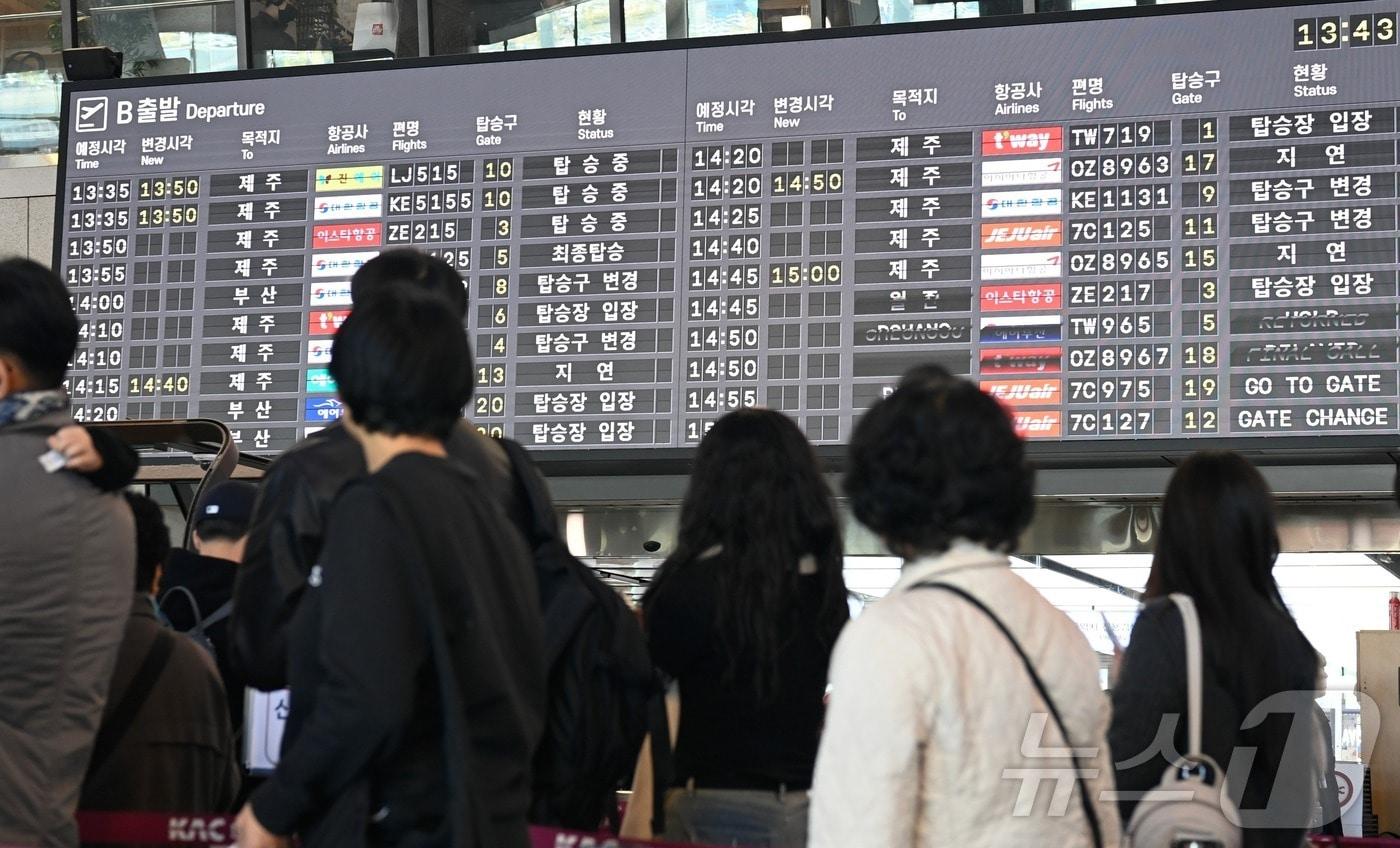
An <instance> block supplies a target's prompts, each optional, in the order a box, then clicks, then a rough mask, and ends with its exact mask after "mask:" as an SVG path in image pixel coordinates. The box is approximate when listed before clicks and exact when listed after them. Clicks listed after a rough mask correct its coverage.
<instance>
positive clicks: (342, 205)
mask: <svg viewBox="0 0 1400 848" xmlns="http://www.w3.org/2000/svg"><path fill="white" fill-rule="evenodd" d="M383 208H384V196H383V195H379V194H350V195H341V196H339V197H334V198H330V197H328V198H324V199H322V200H318V201H316V207H315V209H314V210H313V216H314V217H315V219H316V220H317V221H344V220H349V219H352V218H375V217H378V216H379V214H380V211H381V210H382V209H383Z"/></svg>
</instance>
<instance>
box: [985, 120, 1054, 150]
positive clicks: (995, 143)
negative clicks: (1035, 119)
mask: <svg viewBox="0 0 1400 848" xmlns="http://www.w3.org/2000/svg"><path fill="white" fill-rule="evenodd" d="M1064 132H1065V131H1064V129H1063V128H1061V127H1024V128H1017V129H1007V130H983V131H982V155H983V156H1007V155H1012V154H1016V153H1059V152H1060V151H1062V150H1064V147H1065V140H1064V138H1065V136H1064Z"/></svg>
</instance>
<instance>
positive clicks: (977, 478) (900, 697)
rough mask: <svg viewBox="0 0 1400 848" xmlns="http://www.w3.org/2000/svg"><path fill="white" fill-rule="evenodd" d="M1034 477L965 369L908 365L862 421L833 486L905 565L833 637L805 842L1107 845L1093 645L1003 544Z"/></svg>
mask: <svg viewBox="0 0 1400 848" xmlns="http://www.w3.org/2000/svg"><path fill="white" fill-rule="evenodd" d="M1032 485H1033V474H1032V472H1031V470H1030V468H1029V467H1028V466H1027V464H1026V461H1025V455H1024V449H1023V445H1022V443H1021V441H1020V439H1019V438H1017V436H1016V435H1015V433H1014V431H1013V428H1012V424H1011V421H1010V419H1009V418H1008V416H1007V414H1006V412H1005V411H1004V410H1003V409H1002V408H1001V407H1000V406H999V405H998V404H997V402H996V401H994V400H993V399H992V398H990V397H988V396H987V395H985V394H983V393H982V392H981V391H979V390H978V389H977V387H976V386H974V385H972V384H971V383H968V382H966V381H963V380H952V379H951V378H949V379H944V380H933V381H930V380H918V381H912V382H910V383H909V384H906V385H903V386H901V388H900V389H899V390H897V391H896V392H895V393H894V394H893V395H891V396H890V397H889V398H887V399H886V400H884V401H882V402H881V403H879V404H878V405H877V406H876V407H875V408H874V409H872V410H871V411H870V412H868V413H867V414H866V415H865V417H864V418H863V419H862V420H861V422H860V425H859V426H858V427H857V429H856V432H855V435H854V438H853V440H852V443H851V454H850V462H849V470H848V472H847V477H846V481H845V488H846V492H847V494H848V495H849V496H850V499H851V506H852V509H853V510H854V512H855V514H856V517H857V518H859V519H860V520H861V522H862V523H864V524H865V525H866V526H867V527H869V528H870V529H871V530H873V531H875V532H876V533H878V534H879V535H880V536H881V537H882V538H883V539H884V540H885V542H886V544H888V546H889V547H890V549H891V550H892V551H893V552H894V553H896V554H898V555H900V556H902V557H904V559H905V563H904V572H903V575H902V576H901V578H900V580H899V582H898V583H897V584H896V586H895V587H894V589H893V591H891V593H890V595H889V596H888V597H886V598H885V599H883V600H881V601H879V602H878V603H876V604H875V605H873V606H872V607H871V608H870V609H868V610H867V611H866V612H865V613H864V614H863V615H862V616H861V617H860V618H859V619H857V620H856V621H855V622H854V623H852V624H851V625H850V626H848V627H847V628H846V630H845V632H844V633H843V635H842V636H841V639H840V641H839V642H838V643H837V646H836V652H835V655H834V657H833V659H832V666H831V703H830V706H829V708H828V713H827V719H826V728H825V731H824V735H823V738H822V745H821V750H820V752H819V754H818V758H817V769H816V776H815V783H814V787H813V797H812V815H811V825H810V833H811V837H810V842H809V843H808V844H809V845H810V846H812V848H826V847H827V846H831V847H832V848H837V846H839V848H862V847H863V846H868V848H933V846H958V848H973V847H974V846H986V848H1005V846H1010V845H1054V846H1057V848H1103V846H1116V845H1118V843H1119V821H1118V813H1117V810H1116V809H1115V807H1114V805H1113V804H1112V802H1111V801H1110V800H1107V799H1105V798H1103V797H1101V796H1102V793H1104V792H1105V791H1107V790H1111V789H1112V788H1113V783H1112V781H1113V765H1112V762H1111V759H1110V756H1109V752H1108V748H1107V745H1106V744H1105V734H1106V732H1107V729H1108V724H1109V706H1108V702H1107V700H1106V699H1105V697H1104V694H1103V692H1102V691H1101V690H1100V688H1099V680H1098V663H1097V660H1096V657H1095V655H1094V653H1093V651H1092V650H1091V649H1090V647H1089V645H1088V643H1087V642H1085V640H1084V637H1083V636H1082V635H1081V634H1080V632H1079V629H1078V628H1077V627H1076V626H1075V624H1074V623H1073V622H1072V621H1070V620H1069V619H1068V618H1067V617H1066V616H1065V615H1064V614H1063V613H1061V612H1060V611H1058V610H1057V609H1055V608H1054V607H1053V606H1051V605H1050V603H1049V602H1048V601H1046V600H1045V599H1044V598H1043V597H1042V596H1041V595H1040V594H1039V593H1038V592H1037V591H1036V590H1035V589H1034V588H1032V587H1031V586H1030V585H1028V584H1027V583H1026V582H1025V581H1023V580H1022V579H1021V578H1019V577H1018V576H1016V575H1015V574H1013V573H1012V571H1011V568H1010V562H1009V560H1008V559H1007V555H1006V554H1007V552H1008V551H1010V550H1012V549H1013V547H1014V546H1015V544H1016V540H1017V537H1018V536H1019V534H1020V533H1021V531H1022V530H1023V529H1025V527H1026V525H1027V524H1028V523H1029V521H1030V518H1031V513H1032V509H1033V503H1032V498H1031V495H1032ZM930 584H937V585H930ZM1002 626H1004V627H1005V628H1006V631H1005V632H1003V631H1002V630H1001V627H1002ZM1013 639H1014V643H1013V641H1012V640H1013ZM1018 646H1019V649H1020V650H1022V651H1024V656H1025V660H1024V661H1023V659H1022V657H1021V655H1020V654H1019V653H1018ZM1027 665H1029V666H1030V668H1031V669H1033V670H1034V676H1032V672H1031V671H1029V670H1028V668H1027ZM1036 678H1038V679H1039V681H1040V682H1041V683H1040V685H1039V686H1038V684H1037V680H1036ZM1041 687H1043V690H1042V688H1041ZM1047 696H1048V697H1047ZM1052 706H1053V709H1051V707H1052ZM1055 712H1058V714H1059V719H1062V721H1063V726H1064V730H1061V727H1060V721H1058V720H1057V719H1056V717H1055V716H1054V715H1053V713H1055ZM1066 735H1068V737H1069V738H1068V740H1066V738H1065V737H1066Z"/></svg>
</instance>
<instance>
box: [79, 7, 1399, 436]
mask: <svg viewBox="0 0 1400 848" xmlns="http://www.w3.org/2000/svg"><path fill="white" fill-rule="evenodd" d="M1174 11H1175V10H1174ZM1397 11H1400V4H1397V3H1395V2H1370V3H1367V2H1359V3H1342V4H1335V3H1334V4H1320V5H1294V6H1285V7H1275V8H1265V9H1246V10H1227V11H1209V12H1191V13H1171V14H1154V15H1147V16H1136V17H1116V18H1109V19H1098V20H1066V21H1059V22H1053V23H1045V22H1035V23H1030V24H1026V23H1022V24H1019V25H1014V26H1006V27H991V26H980V27H973V28H965V29H958V30H901V31H881V32H867V33H861V34H850V33H842V34H838V35H834V36H828V37H821V38H810V37H809V38H798V39H786V40H781V41H768V42H748V43H741V44H739V43H727V44H726V43H706V42H690V43H684V44H682V45H680V46H676V45H665V46H659V47H655V48H642V49H636V48H617V49H609V50H604V51H595V52H592V53H588V54H581V53H578V52H571V53H568V54H563V53H554V54H549V55H543V56H538V57H529V58H523V59H514V60H510V59H509V58H507V59H504V60H496V59H493V60H490V61H469V60H463V61H461V62H455V63H442V62H438V63H433V64H424V63H418V64H415V65H412V66H401V67H392V66H391V67H373V68H370V69H367V70H363V71H353V72H344V71H343V70H338V71H324V72H311V73H303V74H296V75H291V76H288V75H278V76H266V75H242V76H233V75H221V76H217V77H207V78H195V79H189V80H183V81H180V82H178V83H175V84H169V83H165V82H163V81H162V82H159V83H157V82H154V81H153V82H152V83H149V84H144V85H135V86H133V85H131V84H125V83H117V84H108V85H106V86H105V87H104V86H103V85H101V84H82V85H78V86H72V87H70V89H69V91H68V92H67V94H66V97H65V104H64V109H65V116H64V123H63V126H64V130H65V136H64V139H65V140H64V146H63V155H62V167H61V169H60V185H59V192H58V215H59V217H58V236H57V245H56V260H57V265H58V267H59V268H60V269H61V272H62V274H63V275H64V277H65V278H66V280H67V281H68V283H69V285H70V286H71V287H72V292H73V297H74V302H75V305H76V307H77V309H78V312H79V314H80V316H81V317H82V320H83V342H82V345H81V348H80V351H79V353H78V356H77V358H76V360H75V362H74V366H73V369H72V375H71V378H70V380H69V390H70V392H71V394H72V396H73V399H74V404H75V409H76V411H77V412H78V415H79V417H81V418H83V419H84V420H87V421H104V420H112V419H121V418H152V417H161V418H166V417H185V416H201V417H213V418H217V419H221V420H223V421H226V422H227V423H228V424H229V425H230V426H231V427H232V428H233V429H234V430H235V431H236V433H237V436H238V438H239V439H240V441H241V443H242V446H243V448H244V450H248V451H253V452H276V451H278V450H281V449H284V448H286V447H288V446H290V445H291V444H292V443H293V442H294V441H295V440H297V439H298V438H300V437H302V436H303V435H305V434H306V433H307V432H309V431H312V430H314V429H316V428H319V427H322V426H324V425H325V424H326V422H328V421H330V420H333V419H334V418H335V417H337V416H338V415H339V405H338V403H337V402H336V401H335V399H334V386H333V385H332V383H331V381H330V378H329V374H328V373H327V371H326V367H327V364H328V361H329V350H330V343H331V339H332V336H333V334H334V331H335V328H336V326H337V325H338V322H339V321H340V320H341V319H342V318H343V316H344V315H345V314H346V312H347V310H348V309H349V308H350V302H349V289H348V283H347V280H348V279H349V277H350V275H351V274H352V273H353V272H354V270H355V269H356V268H357V267H359V265H360V264H362V263H363V262H364V261H365V260H366V259H368V258H369V257H371V256H373V255H374V254H375V253H376V252H377V251H379V250H382V249H385V248H388V247H394V246H400V245H404V246H410V245H411V246H415V247H419V248H421V249H424V250H428V251H431V252H433V253H435V254H437V255H440V256H442V257H443V258H445V259H446V260H447V261H449V262H450V263H451V264H453V265H454V266H456V267H457V268H459V269H460V270H461V272H462V274H463V276H464V277H465V278H466V279H467V281H468V283H469V285H470V289H471V295H472V308H471V314H470V318H469V327H470V330H471V331H472V334H473V339H474V345H475V354H476V366H477V373H478V386H477V395H476V398H475V400H474V401H473V404H472V407H471V409H470V410H469V413H470V417H471V418H472V419H473V421H475V422H476V423H477V424H478V425H479V426H481V427H483V428H485V429H487V430H489V431H491V432H498V433H504V434H506V435H509V436H512V437H514V438H516V439H519V440H520V441H521V442H523V443H524V444H526V445H527V446H530V447H533V448H537V449H539V450H541V451H546V452H548V455H553V456H556V457H569V456H580V455H582V454H577V453H569V452H571V451H581V450H583V449H587V451H588V452H589V454H588V455H590V456H606V455H609V452H612V453H611V455H613V456H615V457H620V456H647V455H652V456H660V455H663V454H664V455H676V452H675V451H666V450H665V449H667V448H671V449H678V448H686V447H688V446H691V445H693V444H695V443H696V442H697V441H698V440H699V439H700V437H701V436H702V435H703V434H704V432H705V430H706V427H707V426H708V424H709V422H711V421H713V420H714V419H715V418H716V417H718V416H719V415H721V414H723V413H724V412H725V411H727V410H729V409H733V408H735V407H739V406H744V405H752V404H760V405H766V406H769V407H772V408H775V409H780V410H783V411H784V412H787V413H789V414H791V415H792V416H793V417H794V418H796V419H797V421H798V422H799V423H800V425H801V426H802V427H803V429H804V430H805V431H806V432H807V434H808V435H809V436H810V437H811V438H812V439H813V440H814V441H816V442H817V443H819V444H831V445H835V444H840V443H843V442H845V441H846V440H847V439H848V438H849V436H850V434H851V428H852V424H853V421H854V420H855V419H856V418H858V416H859V413H860V411H861V410H863V409H865V408H868V407H869V405H870V404H871V403H872V402H874V401H875V400H876V399H878V398H879V397H881V396H882V395H883V394H885V393H887V392H888V391H889V390H890V389H891V387H892V386H893V384H894V383H895V382H896V380H897V379H898V376H899V375H900V374H901V373H902V372H903V371H904V370H905V369H907V368H908V367H910V366H912V365H915V364H917V363H921V362H930V361H931V362H938V363H940V364H942V365H945V366H946V367H948V368H949V369H950V370H952V371H954V372H955V373H957V374H964V375H968V376H970V377H971V378H972V379H974V380H976V381H978V382H979V383H980V384H981V385H982V386H983V387H984V388H985V389H986V390H987V391H989V392H991V393H993V394H995V395H997V396H998V397H1000V398H1002V399H1003V400H1004V401H1005V402H1006V403H1007V404H1008V405H1009V406H1010V407H1012V408H1013V409H1014V410H1015V414H1016V418H1017V422H1018V426H1019V427H1020V428H1021V430H1022V431H1023V432H1024V433H1025V434H1026V436H1027V437H1028V438H1030V439H1032V440H1036V441H1041V442H1046V443H1051V444H1054V445H1056V446H1057V447H1058V448H1073V446H1074V445H1076V444H1080V445H1081V446H1082V450H1083V451H1085V452H1086V453H1092V454H1093V455H1096V456H1103V455H1105V452H1107V454H1112V453H1113V452H1114V451H1131V450H1134V449H1141V448H1142V446H1143V445H1144V444H1146V443H1153V444H1162V445H1166V444H1168V443H1180V444H1188V443H1189V444H1194V443H1198V442H1201V441H1210V442H1212V443H1229V442H1233V443H1237V444H1238V443H1246V444H1250V445H1251V446H1258V447H1263V448H1267V447H1269V446H1271V445H1273V444H1276V443H1275V442H1269V443H1266V442H1264V441H1262V440H1263V439H1264V437H1279V436H1293V437H1298V436H1305V437H1316V438H1317V439H1319V441H1316V442H1315V443H1316V444H1322V445H1326V444H1342V443H1362V442H1366V443H1371V444H1388V443H1390V442H1391V441H1393V439H1392V438H1391V437H1393V436H1395V435H1396V434H1397V433H1400V420H1398V419H1400V416H1398V415H1397V399H1400V387H1398V386H1397V379H1398V378H1400V362H1398V360H1400V356H1397V342H1400V299H1397V271H1400V257H1398V256H1397V251H1398V250H1400V245H1398V244H1397V202H1398V201H1397V157H1398V156H1400V153H1398V152H1397V146H1398V145H1400V131H1398V129H1397V104H1398V103H1400V88H1397V84H1396V81H1397V80H1400V47H1397V44H1396V42H1397V34H1396V19H1397ZM629 449H632V450H629ZM638 451H639V452H638ZM624 452H626V453H624Z"/></svg>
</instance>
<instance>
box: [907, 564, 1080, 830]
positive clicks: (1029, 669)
mask: <svg viewBox="0 0 1400 848" xmlns="http://www.w3.org/2000/svg"><path fill="white" fill-rule="evenodd" d="M909 588H910V589H941V590H943V591H945V592H949V593H951V594H954V595H957V596H958V597H959V598H962V599H963V600H964V601H966V602H968V603H969V604H971V605H972V606H974V607H976V608H977V609H978V610H980V611H981V612H982V614H983V615H985V616H986V617H987V618H988V619H990V620H991V622H992V623H993V624H995V625H996V627H997V629H998V630H1000V631H1001V635H1002V636H1005V637H1006V641H1007V642H1010V643H1011V647H1012V648H1014V649H1015V651H1016V655H1017V656H1019V657H1020V658H1021V663H1022V664H1023V665H1025V667H1026V673H1027V674H1029V675H1030V678H1031V683H1033V684H1034V685H1035V690H1036V692H1038V693H1039V694H1040V698H1041V700H1043V701H1044V702H1045V707H1046V709H1048V710H1050V716H1051V717H1052V718H1054V719H1055V725H1056V726H1057V727H1059V729H1060V735H1061V736H1063V737H1064V739H1065V745H1067V746H1068V747H1069V750H1070V752H1071V753H1070V756H1071V757H1073V758H1074V760H1075V769H1074V774H1075V781H1076V782H1077V783H1078V784H1079V801H1080V804H1081V805H1082V806H1083V808H1084V818H1085V820H1086V821H1088V823H1089V832H1090V833H1091V834H1092V835H1093V837H1094V846H1095V848H1103V833H1102V830H1101V827H1100V825H1099V816H1098V813H1097V812H1096V811H1095V810H1094V802H1093V800H1092V799H1091V798H1090V797H1089V786H1088V783H1087V782H1086V781H1085V779H1084V770H1083V769H1081V768H1079V756H1078V754H1076V753H1074V750H1075V746H1074V740H1073V739H1072V738H1070V735H1069V728H1068V727H1067V726H1066V725H1065V721H1064V719H1063V718H1061V716H1060V710H1059V708H1058V707H1056V706H1055V702H1054V701H1053V700H1052V699H1051V698H1050V690H1049V689H1047V688H1046V687H1045V683H1044V681H1042V680H1041V679H1040V675H1039V674H1037V673H1036V670H1035V665H1034V664H1033V663H1032V662H1031V658H1030V657H1029V656H1028V655H1027V654H1026V651H1025V649H1024V648H1022V647H1021V643H1020V642H1018V641H1016V637H1015V636H1013V635H1011V630H1010V628H1008V627H1007V626H1006V624H1005V623H1003V622H1002V620H1001V619H1000V618H998V617H997V615H996V613H994V612H992V611H991V610H990V609H988V607H987V605H986V604H984V603H982V602H981V601H979V600H978V599H977V598H976V597H974V596H973V595H972V594H970V593H969V592H967V591H965V590H963V589H960V588H958V587H957V586H953V585H951V584H948V583H915V584H914V585H913V586H910V587H909Z"/></svg>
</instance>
